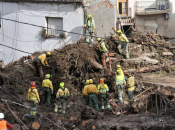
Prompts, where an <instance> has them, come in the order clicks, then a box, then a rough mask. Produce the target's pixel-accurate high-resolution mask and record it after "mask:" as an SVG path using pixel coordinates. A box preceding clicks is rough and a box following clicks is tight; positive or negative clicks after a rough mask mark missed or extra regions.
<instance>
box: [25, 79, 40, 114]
mask: <svg viewBox="0 0 175 130" xmlns="http://www.w3.org/2000/svg"><path fill="white" fill-rule="evenodd" d="M28 101H29V102H30V107H31V108H32V109H31V111H30V115H32V116H36V108H37V105H38V103H39V102H40V98H39V94H38V91H37V89H36V84H35V81H32V82H31V87H30V88H29V90H28Z"/></svg>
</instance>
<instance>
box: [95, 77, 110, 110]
mask: <svg viewBox="0 0 175 130" xmlns="http://www.w3.org/2000/svg"><path fill="white" fill-rule="evenodd" d="M97 90H98V96H99V97H100V99H101V109H102V112H104V109H105V107H104V102H106V105H107V109H108V110H109V111H111V106H110V104H109V101H108V97H109V94H108V91H109V88H108V85H107V84H104V79H102V78H101V79H100V84H99V85H98V88H97Z"/></svg>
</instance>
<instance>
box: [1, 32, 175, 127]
mask: <svg viewBox="0 0 175 130" xmlns="http://www.w3.org/2000/svg"><path fill="white" fill-rule="evenodd" d="M129 39H130V44H129V50H130V57H131V59H130V60H125V59H124V57H122V56H121V55H119V52H118V51H117V44H116V43H114V42H113V41H111V38H110V37H108V38H107V39H106V40H105V41H106V42H107V43H108V44H109V47H110V48H109V51H110V52H116V53H117V55H116V56H115V57H111V67H112V71H111V72H110V71H109V62H108V60H107V69H103V68H101V62H100V61H101V60H100V57H99V52H98V50H97V49H96V46H97V43H94V45H93V47H89V46H88V45H86V44H85V43H83V40H80V41H79V42H77V43H75V44H72V45H66V46H65V47H63V48H62V49H55V50H54V51H53V52H52V57H49V58H48V63H49V65H50V66H49V67H44V74H47V73H50V74H51V75H52V77H51V81H52V82H53V86H54V94H53V95H52V97H51V106H50V107H46V106H44V105H42V104H39V106H38V109H37V111H38V112H39V113H38V114H37V118H32V117H30V116H29V115H27V114H29V112H30V110H29V109H26V108H25V107H23V106H19V105H16V104H14V103H11V102H10V101H13V102H18V103H21V104H24V105H27V91H28V88H29V87H30V82H31V81H36V85H37V89H38V91H39V92H40V91H41V83H42V80H43V78H39V77H38V73H37V71H36V69H35V67H34V62H33V61H32V60H29V62H26V63H24V61H25V60H26V59H27V58H28V57H22V58H21V59H19V60H17V61H15V62H13V63H11V64H9V65H7V66H2V67H1V78H0V79H1V84H2V85H1V88H0V95H1V96H0V98H1V99H7V100H9V101H8V102H7V103H6V102H4V101H0V110H1V112H4V114H5V119H6V120H8V121H9V122H10V123H12V124H20V123H19V122H18V121H17V120H16V118H15V117H14V116H13V115H12V113H11V111H10V109H9V108H11V110H12V111H13V112H14V113H15V114H16V115H17V116H18V117H19V119H21V120H22V121H23V122H24V123H25V124H26V126H27V127H28V128H29V129H30V130H32V123H33V122H36V121H37V122H39V123H40V125H41V128H40V130H57V129H64V128H65V129H67V130H73V129H75V130H91V129H94V130H95V129H96V130H148V129H150V130H152V129H153V130H154V129H155V130H156V129H161V130H165V129H170V130H171V129H172V130H173V129H175V128H174V127H175V126H174V121H175V119H174V108H175V107H174V102H173V96H174V94H173V93H174V92H175V89H174V87H175V86H174V74H175V72H174V47H173V46H172V44H171V43H170V42H169V41H166V40H164V39H163V37H162V36H161V35H160V34H154V33H152V32H148V33H147V34H143V33H142V32H139V31H138V30H133V33H132V34H131V35H130V38H129ZM148 53H149V54H151V55H147V54H148ZM153 53H154V55H153ZM40 54H42V52H36V53H34V54H33V56H34V57H36V58H37V57H38V56H39V55H40ZM143 54H146V57H147V58H149V60H140V59H143V58H142V57H141V56H143ZM140 57H141V58H140ZM144 57H145V56H144ZM138 58H140V59H138ZM155 60H156V61H155ZM116 64H120V65H121V66H122V69H123V70H127V71H130V72H132V74H133V75H134V76H135V79H136V90H135V96H136V95H139V94H140V93H142V92H144V91H145V90H147V89H148V88H149V87H151V86H152V88H151V89H150V90H147V91H146V92H144V93H143V94H141V95H140V96H138V97H137V98H136V99H135V102H134V103H133V105H132V106H129V105H128V98H127V91H126V92H125V98H124V105H121V106H119V107H114V106H113V112H109V111H105V112H104V113H102V112H99V113H97V112H96V111H95V110H94V109H91V108H89V107H86V106H85V101H84V99H83V95H82V88H83V87H84V85H85V84H84V83H85V81H86V79H90V78H92V79H93V80H94V84H95V85H98V84H99V79H100V78H101V77H104V78H105V83H106V84H108V86H109V88H110V99H112V100H113V101H114V102H115V103H117V96H116V94H115V93H114V88H113V87H114V85H115V82H114V81H115V73H114V72H115V71H116ZM95 65H97V66H98V67H96V66H95ZM62 81H63V82H65V85H66V87H68V89H69V90H70V92H71V97H70V98H69V99H68V103H67V110H66V114H65V115H62V114H61V113H53V110H54V103H55V95H56V92H57V90H58V88H59V83H60V82H62ZM8 92H9V93H8ZM10 94H12V95H13V96H15V97H17V98H18V99H19V100H20V101H19V100H17V99H16V98H14V97H13V96H12V95H10ZM155 95H156V97H158V98H160V100H159V99H156V98H155ZM41 98H42V96H41ZM152 100H153V101H152ZM162 100H163V101H162ZM21 101H22V102H21ZM156 104H160V105H156ZM8 105H9V107H8ZM99 107H100V102H99ZM120 108H121V109H122V112H124V111H125V113H124V114H121V113H122V112H121V109H120ZM165 108H166V109H165ZM60 110H61V108H60ZM117 112H120V114H121V115H118V116H117V115H115V114H117ZM25 114H26V116H24V115H25ZM41 114H43V115H44V116H45V117H47V118H48V119H50V120H51V121H52V123H51V122H50V121H49V120H47V119H46V118H45V117H44V116H43V115H41ZM53 122H54V123H53ZM57 125H59V126H61V128H60V127H58V126H57ZM18 126H19V127H21V128H19V129H25V128H24V127H23V125H22V124H20V125H18ZM16 130H17V128H16Z"/></svg>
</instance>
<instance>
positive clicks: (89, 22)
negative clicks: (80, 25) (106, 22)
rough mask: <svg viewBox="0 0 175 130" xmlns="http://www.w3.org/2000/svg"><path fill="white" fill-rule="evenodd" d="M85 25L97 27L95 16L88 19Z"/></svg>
mask: <svg viewBox="0 0 175 130" xmlns="http://www.w3.org/2000/svg"><path fill="white" fill-rule="evenodd" d="M85 27H93V28H94V29H95V21H94V19H93V18H91V19H86V24H85Z"/></svg>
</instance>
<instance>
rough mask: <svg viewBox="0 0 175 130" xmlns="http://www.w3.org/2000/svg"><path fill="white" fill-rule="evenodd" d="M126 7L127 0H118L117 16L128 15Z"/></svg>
mask: <svg viewBox="0 0 175 130" xmlns="http://www.w3.org/2000/svg"><path fill="white" fill-rule="evenodd" d="M127 6H128V2H127V0H118V8H119V14H120V15H121V16H127V13H128V10H127V9H128V8H127Z"/></svg>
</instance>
